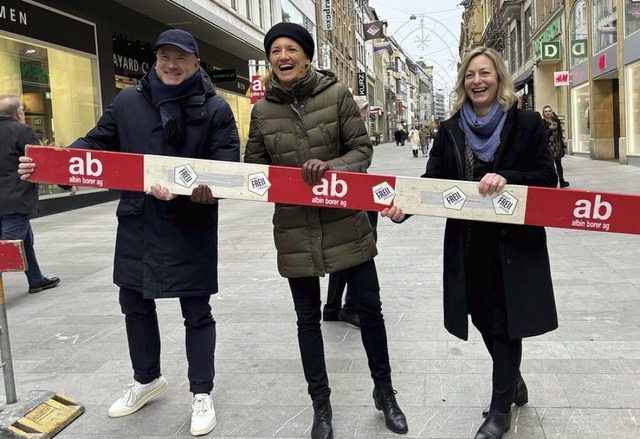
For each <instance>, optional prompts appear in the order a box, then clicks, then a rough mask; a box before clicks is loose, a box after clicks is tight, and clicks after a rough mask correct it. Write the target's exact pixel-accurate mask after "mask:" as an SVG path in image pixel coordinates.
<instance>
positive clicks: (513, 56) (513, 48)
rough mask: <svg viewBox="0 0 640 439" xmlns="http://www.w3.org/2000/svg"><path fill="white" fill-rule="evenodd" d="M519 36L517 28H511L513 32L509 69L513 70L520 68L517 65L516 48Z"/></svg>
mask: <svg viewBox="0 0 640 439" xmlns="http://www.w3.org/2000/svg"><path fill="white" fill-rule="evenodd" d="M516 40H517V37H516V29H515V28H513V29H511V34H510V35H509V70H511V72H512V73H513V72H515V71H516V69H517V68H518V67H517V66H516V50H517V42H516Z"/></svg>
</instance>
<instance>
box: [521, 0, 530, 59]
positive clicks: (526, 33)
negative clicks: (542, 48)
mask: <svg viewBox="0 0 640 439" xmlns="http://www.w3.org/2000/svg"><path fill="white" fill-rule="evenodd" d="M532 20H533V17H532V16H531V6H529V7H528V8H527V10H526V11H524V35H523V36H522V39H523V41H525V42H526V43H525V45H524V59H525V60H526V59H529V58H531V55H532V54H533V53H532V52H531V46H532V45H531V44H529V41H531V32H532V31H533V22H532Z"/></svg>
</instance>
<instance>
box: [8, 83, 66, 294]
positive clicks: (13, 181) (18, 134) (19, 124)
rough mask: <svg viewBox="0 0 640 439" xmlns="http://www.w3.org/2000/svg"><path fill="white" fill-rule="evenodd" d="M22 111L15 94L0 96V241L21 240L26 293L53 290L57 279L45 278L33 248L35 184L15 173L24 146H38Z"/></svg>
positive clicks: (36, 210) (36, 187)
mask: <svg viewBox="0 0 640 439" xmlns="http://www.w3.org/2000/svg"><path fill="white" fill-rule="evenodd" d="M23 117H24V109H23V108H22V104H21V100H20V98H19V97H18V96H16V95H0V239H3V240H22V241H24V251H25V255H26V258H27V271H26V272H25V274H26V275H27V280H28V282H29V292H30V293H39V292H40V291H43V290H46V289H48V288H53V287H56V286H57V285H58V284H59V283H60V279H59V278H57V277H55V276H52V277H45V276H44V275H43V274H42V271H40V266H39V265H38V260H37V259H36V252H35V250H34V248H33V230H32V229H31V222H30V221H29V218H30V216H31V215H33V214H34V213H36V212H38V184H37V183H31V182H30V181H23V180H21V179H20V176H19V175H18V173H17V172H16V169H18V159H19V157H20V156H23V155H24V150H25V145H29V144H31V145H39V144H40V140H39V139H38V135H37V134H36V132H35V131H34V130H33V128H31V127H30V126H28V125H26V124H24V123H23Z"/></svg>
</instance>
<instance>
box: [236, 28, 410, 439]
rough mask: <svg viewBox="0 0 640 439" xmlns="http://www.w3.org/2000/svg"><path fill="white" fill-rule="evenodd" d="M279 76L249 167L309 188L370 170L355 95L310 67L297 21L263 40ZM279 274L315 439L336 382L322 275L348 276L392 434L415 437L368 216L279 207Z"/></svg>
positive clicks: (272, 82) (327, 421)
mask: <svg viewBox="0 0 640 439" xmlns="http://www.w3.org/2000/svg"><path fill="white" fill-rule="evenodd" d="M264 45H265V52H266V55H267V58H268V59H269V63H270V64H271V69H272V70H271V73H270V75H269V76H268V77H267V79H266V82H265V88H266V93H265V98H264V99H262V100H261V101H259V102H258V103H256V105H255V106H254V108H253V111H252V112H251V126H250V132H249V140H248V142H247V147H246V151H245V158H244V160H245V162H247V163H260V164H265V165H278V166H290V167H296V168H301V172H302V176H303V179H304V181H305V182H307V183H308V184H310V185H316V184H318V183H321V180H322V176H323V174H324V172H325V171H326V170H330V169H331V170H338V171H351V172H365V171H366V169H367V168H368V167H369V165H370V163H371V156H372V154H373V149H372V147H371V143H370V140H369V136H368V134H367V130H366V128H365V126H364V123H363V122H362V120H361V119H360V114H359V112H358V110H357V109H356V106H355V104H354V100H353V96H352V95H351V93H350V92H349V90H348V88H347V87H346V86H345V85H344V84H342V83H340V82H338V80H337V79H336V77H335V75H334V74H333V73H331V72H329V71H316V70H314V69H313V68H311V66H310V64H311V60H312V59H313V52H314V43H313V39H312V38H311V35H310V34H309V32H308V31H307V30H306V29H305V28H303V27H302V26H299V25H297V24H293V23H278V24H276V25H275V26H273V27H272V28H271V29H270V30H269V32H267V35H266V37H265V40H264ZM273 224H274V238H275V244H276V249H277V251H278V270H279V271H280V274H281V275H282V276H283V277H286V278H287V279H288V281H289V286H290V288H291V293H292V296H293V301H294V306H295V310H296V313H297V317H298V321H297V325H298V342H299V345H300V354H301V357H302V365H303V368H304V374H305V378H306V380H307V383H308V392H309V395H310V396H311V399H312V401H313V408H314V421H313V427H312V430H311V437H312V438H313V439H320V438H322V439H329V438H333V429H332V426H331V404H330V402H329V396H330V394H331V389H330V388H329V380H328V377H327V371H326V366H325V359H324V347H323V341H322V332H321V329H320V317H321V309H320V305H321V301H320V280H319V276H324V275H325V273H333V272H337V271H341V272H342V273H343V275H344V277H345V279H346V280H347V284H348V285H349V288H350V289H351V290H352V295H353V301H354V303H355V304H356V307H357V312H358V315H359V317H360V324H361V334H362V343H363V345H364V348H365V351H366V353H367V358H368V360H369V368H370V370H371V377H372V378H373V381H374V390H373V398H374V401H375V405H376V408H378V409H379V410H382V411H383V413H384V417H385V424H386V426H387V427H388V428H389V429H390V430H392V431H394V432H396V433H406V432H407V431H408V427H407V421H406V418H405V416H404V414H403V413H402V410H400V407H398V404H397V402H396V399H395V393H396V392H395V391H394V389H393V386H392V383H391V367H390V366H389V353H388V349H387V335H386V330H385V325H384V319H383V316H382V304H381V302H380V286H379V284H378V276H377V272H376V267H375V263H374V261H373V258H374V257H375V256H376V254H377V249H376V245H375V242H374V239H373V234H372V229H371V225H370V224H369V220H368V218H367V214H366V212H365V211H356V210H349V209H335V208H326V207H309V206H296V205H285V204H276V206H275V213H274V216H273Z"/></svg>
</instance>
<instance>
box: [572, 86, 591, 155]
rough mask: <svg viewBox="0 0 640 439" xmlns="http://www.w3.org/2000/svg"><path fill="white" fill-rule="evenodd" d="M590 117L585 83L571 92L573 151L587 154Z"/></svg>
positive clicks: (587, 91) (587, 88) (587, 90)
mask: <svg viewBox="0 0 640 439" xmlns="http://www.w3.org/2000/svg"><path fill="white" fill-rule="evenodd" d="M590 116H591V115H590V114H589V84H588V83H586V84H583V85H580V86H578V87H574V88H573V89H572V90H571V127H572V130H571V131H572V133H571V134H572V136H571V139H572V149H573V151H576V152H589V145H590V142H589V139H590V137H591V119H590Z"/></svg>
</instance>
